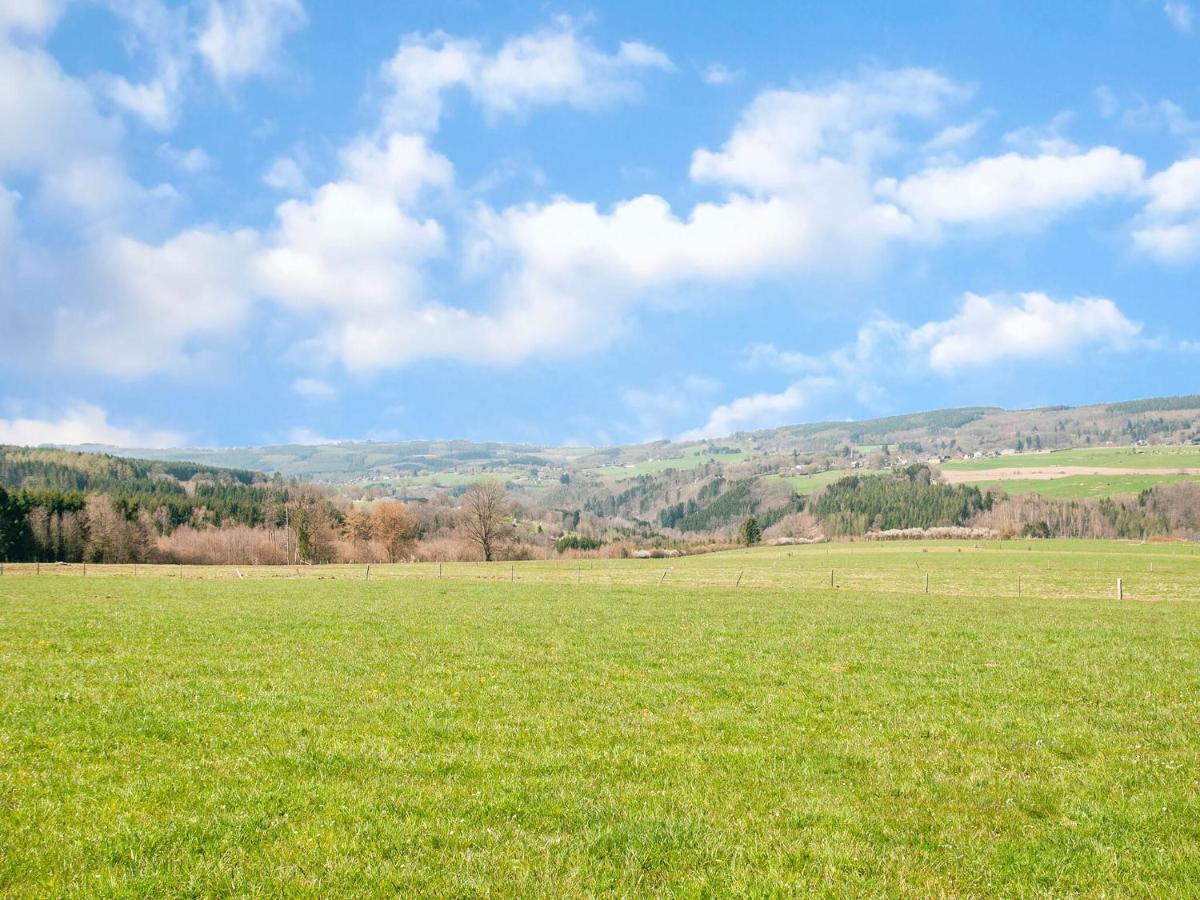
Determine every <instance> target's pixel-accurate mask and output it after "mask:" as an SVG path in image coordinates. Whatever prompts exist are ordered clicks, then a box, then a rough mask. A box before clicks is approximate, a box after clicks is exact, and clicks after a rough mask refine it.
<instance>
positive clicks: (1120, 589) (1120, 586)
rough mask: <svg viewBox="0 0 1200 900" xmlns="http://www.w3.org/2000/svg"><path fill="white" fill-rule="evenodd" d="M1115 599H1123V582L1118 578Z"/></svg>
mask: <svg viewBox="0 0 1200 900" xmlns="http://www.w3.org/2000/svg"><path fill="white" fill-rule="evenodd" d="M1117 599H1118V600H1124V599H1125V582H1124V581H1123V580H1122V579H1120V578H1118V579H1117Z"/></svg>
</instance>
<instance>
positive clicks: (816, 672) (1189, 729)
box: [0, 541, 1200, 896]
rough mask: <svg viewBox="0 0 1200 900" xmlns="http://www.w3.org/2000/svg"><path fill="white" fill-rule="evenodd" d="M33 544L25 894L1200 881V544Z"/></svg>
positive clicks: (21, 595) (18, 876)
mask: <svg viewBox="0 0 1200 900" xmlns="http://www.w3.org/2000/svg"><path fill="white" fill-rule="evenodd" d="M34 571H35V569H34V568H33V567H26V566H20V567H13V566H6V567H5V571H4V574H3V576H0V679H2V683H3V684H4V685H5V691H4V693H3V695H2V696H0V851H2V852H0V894H4V895H13V896H34V895H39V896H40V895H46V894H52V895H64V894H66V895H70V894H74V895H86V896H145V895H161V894H188V895H213V894H228V893H236V894H281V893H288V894H301V895H310V896H339V895H348V894H356V895H362V894H365V895H379V896H383V895H389V896H392V895H395V894H397V893H400V894H405V895H411V894H414V893H420V894H434V895H454V896H461V895H466V894H479V893H492V894H501V895H519V896H564V895H593V894H597V893H615V894H621V895H644V894H688V895H694V894H701V893H717V894H726V893H751V894H762V893H770V892H777V893H795V892H803V893H818V894H841V895H845V894H853V895H862V894H896V893H910V894H920V895H932V894H938V895H941V894H974V895H979V894H1002V895H1014V894H1015V895H1029V894H1059V895H1061V894H1073V893H1078V894H1088V895H1100V894H1105V895H1121V894H1138V895H1147V894H1157V895H1184V894H1188V893H1192V892H1194V890H1195V885H1196V884H1197V883H1200V816H1197V811H1198V809H1200V782H1198V781H1197V779H1196V777H1195V772H1196V771H1198V770H1200V740H1198V739H1197V737H1196V726H1197V723H1198V721H1200V603H1196V602H1194V601H1196V600H1200V555H1197V554H1196V552H1195V547H1194V546H1190V545H1181V544H1156V545H1136V544H1123V543H1115V542H1113V543H1099V542H1067V541H1045V542H981V543H979V544H974V543H969V542H956V543H932V542H930V543H924V544H839V545H833V546H808V547H773V548H766V549H761V550H753V551H745V552H735V553H722V554H712V555H709V556H699V557H690V558H685V559H669V560H612V561H609V560H587V561H581V562H578V563H576V562H573V561H540V562H525V563H516V564H513V565H511V566H510V564H508V563H494V564H491V565H488V566H484V565H472V564H455V565H453V566H451V565H444V566H442V569H441V573H440V577H439V573H438V569H437V564H424V565H414V566H385V567H372V570H371V574H370V577H369V578H368V577H367V573H366V571H365V568H364V567H361V566H359V567H349V566H347V567H322V568H319V569H306V568H304V567H301V568H300V569H299V570H292V569H288V570H267V569H251V568H243V569H242V570H241V576H242V577H239V575H238V572H237V571H236V570H234V569H224V568H214V569H199V568H195V569H189V568H184V569H182V570H179V569H176V568H169V567H153V568H148V567H142V566H139V567H138V572H137V574H136V576H134V573H133V572H132V570H131V568H129V567H108V568H98V567H92V566H89V567H88V571H87V575H86V576H85V575H83V573H82V570H81V568H80V567H49V566H43V567H42V568H41V574H36V575H35V574H34ZM830 571H832V572H833V573H834V576H833V578H834V587H832V588H831V587H830V586H829V573H830ZM926 574H928V575H929V576H930V592H929V593H928V594H926V593H925V592H924V591H925V588H924V576H925V575H926ZM1018 577H1020V578H1021V582H1022V583H1021V596H1019V597H1018V596H1017V590H1016V584H1015V582H1016V579H1017V578H1018ZM1118 577H1120V578H1122V579H1123V580H1124V584H1125V585H1126V597H1127V600H1126V601H1125V602H1116V601H1115V600H1113V599H1111V597H1112V590H1111V587H1112V585H1113V584H1114V583H1115V579H1116V578H1118ZM1140 601H1153V602H1140Z"/></svg>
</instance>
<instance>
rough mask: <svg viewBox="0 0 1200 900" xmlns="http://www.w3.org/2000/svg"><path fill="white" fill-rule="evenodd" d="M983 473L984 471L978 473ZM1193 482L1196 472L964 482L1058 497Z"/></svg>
mask: <svg viewBox="0 0 1200 900" xmlns="http://www.w3.org/2000/svg"><path fill="white" fill-rule="evenodd" d="M982 474H983V475H986V472H984V473H982ZM1189 481H1190V482H1197V481H1200V476H1197V475H1171V474H1162V475H1064V476H1063V477H1062V478H1041V479H1028V480H1026V479H1022V478H1010V479H1006V480H1004V481H989V480H988V479H987V478H986V477H980V478H979V479H978V480H973V481H970V482H967V483H968V484H974V485H975V486H976V487H978V488H979V489H980V490H993V491H999V492H1003V493H1005V494H1010V495H1012V496H1016V495H1017V494H1041V495H1042V496H1043V497H1052V498H1054V499H1058V500H1078V499H1080V498H1085V497H1091V498H1094V499H1100V498H1102V497H1122V496H1129V495H1131V494H1140V493H1141V492H1142V491H1148V490H1150V488H1152V487H1154V486H1155V485H1158V484H1177V483H1180V482H1189Z"/></svg>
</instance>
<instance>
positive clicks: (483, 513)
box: [463, 479, 508, 562]
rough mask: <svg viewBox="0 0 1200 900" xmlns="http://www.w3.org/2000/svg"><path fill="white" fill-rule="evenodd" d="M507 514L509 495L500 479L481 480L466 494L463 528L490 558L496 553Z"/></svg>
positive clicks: (464, 498) (464, 497)
mask: <svg viewBox="0 0 1200 900" xmlns="http://www.w3.org/2000/svg"><path fill="white" fill-rule="evenodd" d="M507 514H508V498H507V497H506V496H505V493H504V487H503V485H501V484H500V482H498V481H495V480H492V479H488V480H485V481H477V482H475V483H474V484H473V485H471V487H470V488H469V489H468V490H467V492H466V493H465V494H463V528H464V529H465V530H466V532H467V536H468V537H469V538H470V539H471V540H472V541H473V542H475V543H476V544H478V545H479V549H481V550H482V551H483V558H484V559H485V560H486V561H487V562H491V561H492V553H493V551H494V550H495V545H496V541H497V539H498V538H499V537H500V534H501V531H502V529H503V527H504V517H505V516H506V515H507Z"/></svg>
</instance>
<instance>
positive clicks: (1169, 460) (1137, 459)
mask: <svg viewBox="0 0 1200 900" xmlns="http://www.w3.org/2000/svg"><path fill="white" fill-rule="evenodd" d="M1042 466H1102V467H1111V468H1122V469H1181V468H1189V469H1190V468H1197V467H1200V447H1196V446H1163V447H1097V448H1095V449H1091V450H1087V449H1084V450H1059V451H1057V452H1055V453H1020V454H1016V455H1013V456H992V457H988V458H986V459H967V460H951V461H948V462H944V463H942V468H943V469H946V470H948V471H960V472H961V471H968V472H969V471H976V470H985V469H1010V468H1037V467H1042Z"/></svg>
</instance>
